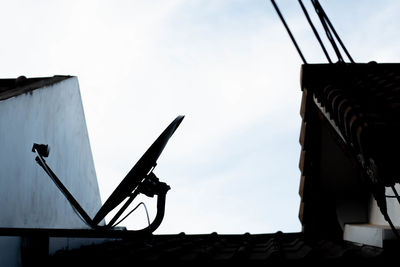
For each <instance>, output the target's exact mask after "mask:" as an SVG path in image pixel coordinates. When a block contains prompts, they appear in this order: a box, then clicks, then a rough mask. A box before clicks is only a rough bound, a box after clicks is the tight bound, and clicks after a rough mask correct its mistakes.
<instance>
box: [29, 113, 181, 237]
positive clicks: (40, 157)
mask: <svg viewBox="0 0 400 267" xmlns="http://www.w3.org/2000/svg"><path fill="white" fill-rule="evenodd" d="M184 117H185V116H178V117H176V119H175V120H173V121H172V122H171V124H170V125H168V127H167V128H166V129H165V130H164V131H163V132H162V133H161V135H160V136H159V137H158V138H157V139H156V140H155V141H154V143H153V144H152V145H151V146H150V147H149V149H147V151H146V152H145V153H144V154H143V156H142V157H141V158H140V159H139V161H138V162H137V163H136V164H135V165H134V166H133V168H132V169H131V170H130V171H129V173H128V174H127V175H126V176H125V178H124V179H123V180H122V182H121V183H120V184H119V185H118V186H117V188H115V190H114V192H113V193H112V194H111V195H110V197H109V198H108V199H107V200H106V202H105V203H104V204H103V206H102V207H101V208H100V210H99V211H98V212H97V214H96V215H95V217H94V218H93V220H92V219H90V217H89V216H88V214H87V213H86V211H85V210H84V209H83V208H82V207H81V206H80V204H79V203H78V202H77V201H76V199H75V198H74V197H73V196H72V194H71V193H70V192H69V191H68V189H67V188H66V187H65V186H64V185H63V184H62V182H61V181H60V179H59V178H58V177H57V176H56V174H55V173H54V172H53V171H52V170H51V169H50V167H49V166H48V165H47V163H46V161H45V159H44V157H48V155H49V147H48V146H47V145H41V144H33V147H32V152H35V153H36V154H37V157H36V161H37V163H38V164H39V165H40V166H41V167H42V168H43V169H44V170H45V172H46V173H47V174H48V175H49V176H50V178H51V179H52V180H53V182H54V183H55V184H56V186H57V187H58V188H59V189H60V191H61V192H62V193H63V194H64V196H65V197H66V198H67V200H68V201H69V203H70V204H71V205H72V206H73V207H74V209H75V210H76V211H77V212H78V213H79V215H80V216H81V218H82V219H83V220H84V221H85V222H86V223H87V224H88V225H90V226H91V227H92V228H99V227H101V226H99V225H98V224H99V223H100V222H101V221H102V220H103V219H104V217H105V216H106V215H107V214H108V213H109V212H110V211H112V210H113V209H115V208H116V207H117V206H118V205H119V204H120V203H122V202H123V201H124V200H125V199H126V198H129V199H128V201H126V202H125V204H124V205H123V206H122V208H120V210H119V211H118V212H117V214H116V215H115V216H114V217H113V218H112V219H111V221H110V222H109V224H108V225H106V226H105V227H106V228H110V227H113V226H114V223H115V221H116V220H117V219H118V218H119V217H120V216H121V215H122V213H123V212H124V210H125V209H126V208H127V207H128V206H129V205H130V203H131V202H132V201H133V200H134V198H135V197H136V196H137V195H138V194H140V193H143V194H145V195H147V196H150V197H153V196H154V195H157V196H158V198H157V214H156V217H155V219H154V220H153V222H152V223H151V224H150V225H149V226H148V227H147V228H145V229H142V230H138V232H140V231H141V232H152V231H154V230H155V229H156V228H157V227H158V226H159V225H160V223H161V221H162V219H163V216H164V209H165V197H166V194H167V191H168V190H169V189H170V187H169V186H168V185H167V184H166V183H163V182H160V181H159V180H158V178H157V177H156V176H155V174H154V173H153V172H152V171H153V169H154V167H155V166H156V165H157V160H158V158H159V157H160V155H161V153H162V151H163V150H164V148H165V146H166V145H167V143H168V141H169V139H170V138H171V136H172V135H173V134H174V132H175V130H176V129H177V128H178V126H179V125H180V124H181V122H182V120H183V118H184ZM117 224H118V223H117Z"/></svg>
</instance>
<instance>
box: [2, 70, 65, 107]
mask: <svg viewBox="0 0 400 267" xmlns="http://www.w3.org/2000/svg"><path fill="white" fill-rule="evenodd" d="M70 77H72V76H61V75H56V76H53V77H41V78H26V77H25V76H20V77H18V78H16V79H0V101H1V100H5V99H8V98H11V97H14V96H18V95H21V94H25V93H28V92H31V91H33V90H35V89H38V88H41V87H44V86H49V85H52V84H55V83H57V82H60V81H62V80H65V79H68V78H70Z"/></svg>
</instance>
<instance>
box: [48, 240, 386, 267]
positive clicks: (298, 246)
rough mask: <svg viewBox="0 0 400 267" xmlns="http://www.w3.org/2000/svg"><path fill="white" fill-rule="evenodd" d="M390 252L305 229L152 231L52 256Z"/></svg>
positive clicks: (224, 259)
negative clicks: (313, 239)
mask: <svg viewBox="0 0 400 267" xmlns="http://www.w3.org/2000/svg"><path fill="white" fill-rule="evenodd" d="M387 256H388V255H387V254H385V253H384V250H383V249H380V248H374V247H370V246H356V245H354V244H350V243H344V242H342V243H334V242H331V241H326V240H322V241H319V242H318V243H309V242H306V241H304V239H303V235H302V233H282V232H277V233H274V234H256V235H252V234H248V233H246V234H243V235H220V234H217V233H212V234H202V235H187V234H185V233H180V234H176V235H151V236H147V237H138V238H133V239H126V240H120V241H113V242H108V243H103V244H99V245H90V246H84V247H81V248H80V249H76V250H70V251H59V252H57V253H56V254H55V255H53V256H52V257H50V258H49V259H48V264H49V265H50V266H76V265H82V266H96V265H98V264H100V265H101V266H105V265H108V264H109V265H110V266H126V265H129V264H130V265H135V264H136V263H143V264H146V265H148V264H157V265H160V264H167V263H168V264H170V263H173V264H174V263H175V264H190V266H192V265H193V264H207V263H212V264H218V265H220V266H225V265H232V264H236V263H245V264H246V265H245V266H254V265H259V264H265V263H271V262H272V263H275V262H276V263H279V262H296V263H297V262H307V261H334V262H342V261H343V262H344V261H346V262H347V261H350V260H357V262H360V263H361V262H363V260H364V261H366V262H368V263H371V262H378V261H379V260H381V259H382V258H383V257H387Z"/></svg>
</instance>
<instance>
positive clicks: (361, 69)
mask: <svg viewBox="0 0 400 267" xmlns="http://www.w3.org/2000/svg"><path fill="white" fill-rule="evenodd" d="M370 71H389V72H396V73H400V63H376V62H375V61H371V62H369V63H336V64H303V65H302V66H301V71H300V86H301V90H303V89H304V88H307V89H311V88H319V87H320V86H321V84H328V83H329V82H332V81H333V80H337V78H338V77H341V78H342V79H343V75H344V76H348V75H350V76H354V75H355V74H357V73H358V74H359V73H366V72H370Z"/></svg>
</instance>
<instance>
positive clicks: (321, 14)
mask: <svg viewBox="0 0 400 267" xmlns="http://www.w3.org/2000/svg"><path fill="white" fill-rule="evenodd" d="M311 3H312V4H313V6H314V9H315V12H316V13H317V15H318V17H319V20H320V21H321V24H322V26H323V28H324V30H325V34H326V37H327V38H328V40H329V42H330V43H331V45H332V47H333V50H334V51H335V54H336V56H337V58H338V61H339V62H344V59H343V57H342V54H341V53H340V50H339V48H338V46H337V44H336V42H335V39H334V38H333V36H332V33H331V31H330V29H329V26H328V24H327V22H326V20H325V16H324V14H325V13H324V12H323V10H322V6H321V5H319V3H318V4H317V2H316V1H315V0H311Z"/></svg>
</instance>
